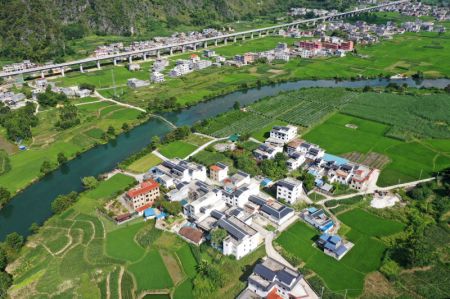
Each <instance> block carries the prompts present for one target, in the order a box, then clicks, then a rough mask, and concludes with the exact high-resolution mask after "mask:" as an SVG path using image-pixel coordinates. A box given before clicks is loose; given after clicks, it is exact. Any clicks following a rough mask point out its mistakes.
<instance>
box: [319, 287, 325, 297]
mask: <svg viewBox="0 0 450 299" xmlns="http://www.w3.org/2000/svg"><path fill="white" fill-rule="evenodd" d="M324 289H325V287H322V291H321V292H320V299H322V298H323V290H324Z"/></svg>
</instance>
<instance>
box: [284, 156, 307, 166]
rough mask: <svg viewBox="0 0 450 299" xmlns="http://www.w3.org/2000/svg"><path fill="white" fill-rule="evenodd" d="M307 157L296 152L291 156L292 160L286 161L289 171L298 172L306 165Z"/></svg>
mask: <svg viewBox="0 0 450 299" xmlns="http://www.w3.org/2000/svg"><path fill="white" fill-rule="evenodd" d="M305 160H306V155H305V154H304V153H299V152H294V153H292V154H291V155H290V158H289V159H288V160H287V161H286V166H287V168H288V169H289V170H296V169H298V168H299V167H300V166H302V164H303V163H305Z"/></svg>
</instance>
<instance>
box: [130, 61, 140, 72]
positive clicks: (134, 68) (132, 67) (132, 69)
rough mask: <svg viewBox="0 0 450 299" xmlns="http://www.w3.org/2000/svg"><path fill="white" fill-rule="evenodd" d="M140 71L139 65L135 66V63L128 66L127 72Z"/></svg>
mask: <svg viewBox="0 0 450 299" xmlns="http://www.w3.org/2000/svg"><path fill="white" fill-rule="evenodd" d="M140 69H141V66H140V65H139V64H137V63H130V64H129V65H128V70H129V71H131V72H134V71H139V70H140Z"/></svg>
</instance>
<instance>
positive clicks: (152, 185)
mask: <svg viewBox="0 0 450 299" xmlns="http://www.w3.org/2000/svg"><path fill="white" fill-rule="evenodd" d="M158 187H159V184H158V183H157V182H155V181H154V180H153V179H149V180H147V181H144V182H142V183H141V184H140V185H139V187H136V188H134V189H131V190H130V191H128V192H127V195H128V196H129V197H131V198H133V197H136V196H139V195H142V194H146V193H148V192H150V191H151V190H153V189H156V188H158Z"/></svg>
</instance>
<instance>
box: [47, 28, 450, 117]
mask: <svg viewBox="0 0 450 299" xmlns="http://www.w3.org/2000/svg"><path fill="white" fill-rule="evenodd" d="M445 25H446V26H447V27H449V25H448V23H445ZM449 36H450V35H449V33H444V34H441V35H439V34H438V33H433V32H420V33H405V34H403V35H397V36H395V37H394V38H393V39H392V40H383V41H381V42H380V43H378V44H374V45H371V46H357V48H356V53H348V55H347V56H346V57H327V58H314V59H299V58H292V59H291V60H290V61H289V62H285V63H271V64H255V65H248V66H243V67H241V68H235V67H227V66H223V67H221V68H208V69H204V70H201V71H196V72H193V73H191V74H188V75H186V76H183V77H182V78H169V77H167V78H166V82H164V83H161V84H152V85H151V86H149V87H145V88H141V89H137V90H133V89H129V88H128V87H126V86H122V85H125V84H126V80H127V79H129V78H132V77H136V78H138V79H148V72H147V69H148V68H149V67H150V65H151V63H150V62H142V63H141V71H138V72H129V71H128V70H127V69H126V68H125V66H123V67H116V68H114V67H113V66H107V67H105V68H103V69H102V70H100V71H93V72H91V73H85V74H80V73H72V74H68V75H67V76H66V77H65V78H58V79H57V80H56V82H57V83H58V84H61V85H63V86H70V85H77V84H79V83H82V82H89V83H94V84H96V85H99V86H97V87H100V86H101V87H102V90H101V93H102V94H103V95H104V96H106V97H112V95H114V94H118V96H119V98H120V101H122V102H125V103H129V104H133V105H136V106H139V107H142V108H146V107H147V104H148V102H149V101H150V100H152V99H155V98H159V99H162V100H164V99H168V98H176V100H177V103H178V105H180V106H181V107H187V106H189V105H192V104H195V103H197V102H200V101H203V100H207V99H210V98H214V97H216V96H219V95H223V94H226V93H229V92H233V91H236V90H239V89H244V88H247V87H255V86H263V85H266V84H274V83H279V82H290V81H297V80H320V79H337V80H345V79H346V80H358V79H367V78H372V79H374V78H386V77H388V78H389V77H391V76H393V75H397V74H403V75H405V76H406V77H411V76H412V75H414V74H416V73H417V72H419V71H420V72H421V73H422V74H423V76H424V78H429V79H431V78H433V79H435V78H448V77H450V68H449V67H448V66H447V65H445V64H442V63H441V61H446V60H448V59H450V56H449V55H450V54H448V53H450V39H449V38H448V37H449ZM295 40H298V39H293V38H284V37H280V36H269V37H263V38H259V39H254V40H247V41H244V42H241V43H237V44H234V45H229V46H220V47H211V48H212V49H214V50H215V51H216V52H217V54H219V55H223V56H225V57H229V58H231V57H233V56H234V55H237V54H243V53H245V52H249V51H250V52H258V51H265V50H269V49H273V48H274V47H275V46H276V44H277V43H278V42H286V43H288V44H292V43H293V42H294V41H295ZM433 45H434V47H433ZM436 45H439V49H436ZM192 53H196V54H199V55H201V54H202V53H201V52H192ZM386 53H389V55H386ZM190 54H191V53H189V54H188V53H186V54H178V55H174V56H170V57H168V58H169V60H170V61H171V63H170V65H171V66H172V65H173V64H174V62H175V60H176V59H180V58H188V57H189V55H190ZM112 70H114V77H115V82H116V84H117V85H118V86H121V87H116V88H113V83H112V74H111V72H112ZM166 72H167V70H166ZM94 76H95V77H94ZM98 76H99V77H98ZM97 77H98V78H97Z"/></svg>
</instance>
